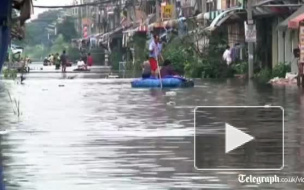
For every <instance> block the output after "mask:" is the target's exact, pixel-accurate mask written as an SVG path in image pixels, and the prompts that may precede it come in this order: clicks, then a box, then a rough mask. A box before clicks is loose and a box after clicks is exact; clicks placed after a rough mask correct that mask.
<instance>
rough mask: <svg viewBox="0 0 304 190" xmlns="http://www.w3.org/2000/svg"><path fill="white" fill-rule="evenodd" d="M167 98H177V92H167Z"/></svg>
mask: <svg viewBox="0 0 304 190" xmlns="http://www.w3.org/2000/svg"><path fill="white" fill-rule="evenodd" d="M166 96H176V92H174V91H169V92H166Z"/></svg>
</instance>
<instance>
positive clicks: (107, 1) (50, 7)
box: [33, 0, 116, 9]
mask: <svg viewBox="0 0 304 190" xmlns="http://www.w3.org/2000/svg"><path fill="white" fill-rule="evenodd" d="M114 1H116V0H106V1H101V2H94V3H84V4H79V5H61V6H57V5H54V6H43V5H34V6H33V7H34V8H43V9H58V8H75V7H85V6H96V5H102V4H106V3H111V2H114Z"/></svg>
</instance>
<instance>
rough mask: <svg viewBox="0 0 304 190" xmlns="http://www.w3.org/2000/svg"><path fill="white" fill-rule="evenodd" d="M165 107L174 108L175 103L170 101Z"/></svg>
mask: <svg viewBox="0 0 304 190" xmlns="http://www.w3.org/2000/svg"><path fill="white" fill-rule="evenodd" d="M167 105H168V106H175V105H176V103H175V102H173V101H170V102H167Z"/></svg>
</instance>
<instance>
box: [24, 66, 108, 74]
mask: <svg viewBox="0 0 304 190" xmlns="http://www.w3.org/2000/svg"><path fill="white" fill-rule="evenodd" d="M30 68H31V70H30V73H61V68H60V69H59V70H56V69H55V66H40V65H30ZM75 69H77V66H76V65H72V66H71V67H67V68H66V73H111V66H102V65H100V66H99V65H98V66H92V67H89V71H74V70H75Z"/></svg>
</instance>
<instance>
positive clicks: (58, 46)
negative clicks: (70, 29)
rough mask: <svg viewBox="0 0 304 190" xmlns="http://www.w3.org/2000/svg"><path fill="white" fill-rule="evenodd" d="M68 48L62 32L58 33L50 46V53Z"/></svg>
mask: <svg viewBox="0 0 304 190" xmlns="http://www.w3.org/2000/svg"><path fill="white" fill-rule="evenodd" d="M68 48H69V44H68V43H67V42H65V40H64V37H63V35H62V34H59V35H58V37H57V38H56V40H55V41H54V43H53V46H52V47H51V53H60V52H62V51H63V50H66V49H68Z"/></svg>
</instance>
